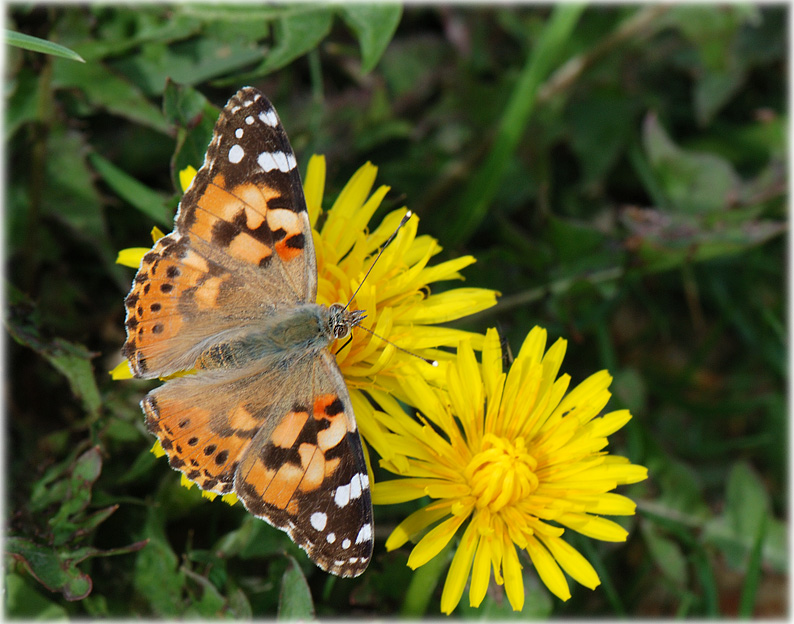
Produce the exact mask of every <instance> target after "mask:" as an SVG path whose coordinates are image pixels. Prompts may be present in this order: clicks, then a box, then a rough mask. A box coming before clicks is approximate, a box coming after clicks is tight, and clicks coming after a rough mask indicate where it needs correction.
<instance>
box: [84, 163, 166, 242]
mask: <svg viewBox="0 0 794 624" xmlns="http://www.w3.org/2000/svg"><path fill="white" fill-rule="evenodd" d="M88 160H89V162H90V163H91V165H93V167H94V169H96V171H97V173H99V175H100V176H102V179H103V180H105V182H106V183H107V184H108V186H110V188H111V189H113V190H114V191H115V192H116V193H117V194H118V195H119V197H121V198H122V199H124V200H125V201H127V202H128V203H130V204H131V205H132V206H133V207H134V208H135V209H136V210H138V211H139V212H141V213H142V214H144V215H145V216H147V217H148V218H149V219H151V220H152V221H154V222H155V223H157V224H158V225H165V226H170V225H171V223H172V222H173V220H174V216H173V211H172V210H171V209H170V208H169V207H168V204H167V201H166V198H165V196H164V195H162V194H160V193H158V192H156V191H153V190H152V189H150V188H149V187H148V186H146V185H145V184H141V183H140V182H138V180H136V179H135V178H133V177H131V176H129V175H127V174H126V173H125V172H124V171H122V170H121V169H119V168H118V167H116V166H115V165H114V164H113V163H111V162H110V161H109V160H106V159H104V158H102V156H100V155H99V154H96V153H93V154H91V155H90V156H89V157H88Z"/></svg>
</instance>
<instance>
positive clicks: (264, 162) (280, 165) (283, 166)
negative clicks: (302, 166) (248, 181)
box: [256, 152, 297, 173]
mask: <svg viewBox="0 0 794 624" xmlns="http://www.w3.org/2000/svg"><path fill="white" fill-rule="evenodd" d="M288 156H289V158H288ZM256 162H258V163H259V166H260V167H262V169H263V170H264V171H273V169H278V170H279V171H283V172H284V173H287V171H290V170H291V169H292V168H293V167H294V166H295V165H296V164H297V163H296V162H295V156H294V155H292V154H285V153H284V152H262V153H261V154H259V157H258V158H257V159H256Z"/></svg>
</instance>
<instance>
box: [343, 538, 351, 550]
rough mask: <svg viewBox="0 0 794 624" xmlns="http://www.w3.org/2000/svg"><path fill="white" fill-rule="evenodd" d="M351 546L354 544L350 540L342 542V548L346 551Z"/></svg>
mask: <svg viewBox="0 0 794 624" xmlns="http://www.w3.org/2000/svg"><path fill="white" fill-rule="evenodd" d="M350 544H352V542H351V541H350V540H349V539H347V538H345V539H344V540H342V548H344V549H345V550H347V549H348V548H350Z"/></svg>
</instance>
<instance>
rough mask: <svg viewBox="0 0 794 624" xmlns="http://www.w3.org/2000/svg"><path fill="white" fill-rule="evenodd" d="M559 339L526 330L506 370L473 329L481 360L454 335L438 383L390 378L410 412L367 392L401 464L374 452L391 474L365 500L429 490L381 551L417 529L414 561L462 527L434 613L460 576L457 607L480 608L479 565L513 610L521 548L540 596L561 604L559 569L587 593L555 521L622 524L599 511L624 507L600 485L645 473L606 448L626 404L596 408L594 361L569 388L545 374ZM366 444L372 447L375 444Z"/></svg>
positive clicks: (520, 592) (590, 575)
mask: <svg viewBox="0 0 794 624" xmlns="http://www.w3.org/2000/svg"><path fill="white" fill-rule="evenodd" d="M565 346H566V343H565V341H564V340H562V339H560V340H558V341H557V342H556V343H555V344H554V345H552V346H551V348H549V349H548V351H546V331H545V330H543V329H540V328H538V327H536V328H534V329H533V330H532V331H531V332H530V333H529V335H528V336H527V338H526V340H525V341H524V344H523V346H522V348H521V350H520V352H519V354H518V356H517V357H516V359H515V361H514V362H513V364H512V366H511V367H510V370H509V371H508V372H504V371H503V367H502V352H501V347H500V344H499V338H498V335H497V333H496V331H495V330H489V331H488V333H487V335H486V337H485V344H484V346H483V349H482V364H478V363H477V360H476V358H475V355H474V350H473V349H472V347H471V344H470V343H469V341H463V342H462V343H461V345H460V346H459V348H458V353H457V357H456V359H455V360H454V361H453V362H450V364H449V365H448V366H447V367H446V384H445V385H446V389H441V388H438V387H431V385H430V384H428V383H427V382H426V381H423V380H422V379H421V377H419V376H415V375H414V376H408V377H405V378H403V379H402V380H401V383H402V385H403V390H404V393H405V396H407V397H408V402H409V403H410V404H411V405H413V406H414V407H416V408H417V409H418V410H419V411H420V412H421V414H422V416H423V420H422V422H418V421H417V420H416V419H414V418H411V417H409V416H408V415H407V414H406V413H405V412H404V410H403V409H402V408H401V407H400V405H399V404H398V403H397V402H396V401H395V400H394V399H393V398H392V397H390V396H389V395H387V394H386V393H379V392H375V393H374V398H375V399H376V400H377V401H378V402H379V403H380V405H381V407H382V408H383V409H385V410H386V413H385V414H384V413H379V414H378V418H379V421H380V423H381V424H382V426H383V427H384V428H385V429H387V430H388V431H387V432H386V433H384V434H383V438H384V444H386V445H387V449H388V453H394V452H396V453H398V454H399V455H400V456H402V457H404V458H405V461H401V462H400V463H399V464H397V463H394V462H391V461H389V460H388V459H387V460H382V461H381V465H382V466H383V467H384V468H386V469H387V470H390V471H391V472H394V473H396V474H399V475H400V477H402V478H399V479H394V480H389V481H383V482H379V483H376V484H375V486H374V489H373V502H374V503H376V504H390V503H400V502H405V501H409V500H415V499H419V498H422V497H424V496H429V497H430V498H431V499H433V500H432V502H431V503H430V504H428V505H427V506H425V507H423V508H422V509H420V510H418V511H416V512H414V513H413V514H411V515H409V516H408V517H407V518H406V519H405V520H404V521H403V522H401V523H400V524H399V525H398V526H397V527H396V529H395V530H394V531H393V532H392V534H391V535H390V537H389V538H388V540H387V542H386V547H387V549H389V550H393V549H395V548H398V547H400V546H402V545H403V544H405V543H406V542H407V541H408V540H410V539H415V538H417V537H418V536H422V537H421V539H420V540H419V541H418V543H417V544H416V546H414V548H413V550H412V551H411V555H410V557H409V559H408V565H409V566H410V567H412V568H414V569H415V568H417V567H419V566H421V565H423V564H425V563H427V562H428V561H430V560H431V559H432V558H433V557H435V556H436V555H437V554H439V553H440V552H441V551H442V549H443V548H444V547H445V546H446V545H447V544H448V543H449V542H450V541H451V540H452V538H453V537H454V536H455V535H456V534H457V533H458V532H459V531H460V529H461V528H462V527H464V525H465V527H464V528H463V532H462V535H461V537H460V543H459V546H458V548H457V550H456V552H455V555H454V557H453V559H452V563H451V564H450V568H449V571H448V574H447V578H446V582H445V584H444V589H443V592H442V597H441V610H442V611H443V612H444V613H447V614H449V613H451V612H452V611H453V610H454V609H455V607H456V606H457V604H458V603H459V602H460V599H461V596H462V595H463V591H464V589H465V587H466V583H467V581H468V580H469V577H470V578H471V580H470V588H469V603H470V604H471V606H473V607H477V606H479V605H480V603H481V602H482V600H483V598H484V597H485V594H486V591H487V589H488V584H489V581H490V577H491V572H493V576H494V578H495V580H496V582H497V583H498V584H500V585H502V584H503V585H504V587H505V592H506V594H507V598H508V600H509V601H510V604H511V606H512V607H513V609H514V610H516V611H519V610H521V609H522V608H523V605H524V584H523V578H522V573H521V570H522V564H521V560H520V558H519V554H520V553H519V551H525V552H526V553H527V554H528V555H529V559H530V561H531V562H532V564H533V565H534V567H535V569H536V570H537V573H538V575H539V577H540V579H541V580H542V581H543V583H544V584H545V585H546V586H547V587H548V588H549V589H550V590H551V592H552V593H554V594H555V595H556V596H558V597H559V598H560V599H562V600H567V599H568V598H570V591H569V588H568V583H567V581H566V579H565V576H564V574H563V572H565V573H567V574H568V575H569V576H570V577H572V578H573V579H574V580H575V581H577V582H578V583H580V584H582V585H584V586H586V587H589V588H591V589H593V588H595V587H596V586H597V585H599V583H600V581H599V578H598V575H597V574H596V572H595V570H594V569H593V567H592V566H591V565H590V563H588V561H587V560H586V559H585V558H584V557H583V556H582V555H581V554H580V553H579V552H578V551H576V550H575V549H574V548H573V547H572V546H570V545H569V544H568V543H567V542H566V541H565V540H564V539H563V535H564V533H565V530H566V529H570V530H572V531H576V532H578V533H581V534H583V535H586V536H588V537H593V538H595V539H599V540H604V541H613V542H620V541H625V539H626V537H627V532H626V531H625V529H623V528H622V527H621V526H620V525H618V524H616V523H615V522H613V521H611V520H608V519H606V518H603V517H602V516H603V515H632V514H634V512H635V508H636V505H635V503H634V502H632V501H631V500H630V499H628V498H626V497H625V496H622V495H619V494H615V493H613V492H612V490H614V489H615V487H616V486H618V485H622V484H628V483H636V482H638V481H642V480H644V479H645V478H647V469H646V468H644V467H642V466H638V465H634V464H631V463H630V462H629V460H627V459H626V458H623V457H617V456H614V455H609V454H608V452H607V451H605V450H604V449H605V447H606V446H607V443H608V441H607V436H609V435H610V434H612V433H614V432H615V431H617V430H618V429H620V428H621V427H623V425H625V424H626V423H627V422H628V421H629V420H630V419H631V414H630V413H629V412H628V410H618V411H614V412H610V413H607V414H604V415H603V416H599V413H600V412H601V410H602V409H603V408H604V407H605V406H606V404H607V401H608V400H609V398H610V393H609V391H608V387H609V385H610V383H611V381H612V378H611V377H610V375H609V374H608V373H607V372H606V371H601V372H598V373H595V374H594V375H592V376H591V377H589V378H588V379H586V380H585V381H584V382H582V383H581V384H579V385H578V386H577V387H576V388H574V389H573V390H571V391H570V392H567V390H568V384H569V382H570V377H569V376H568V375H562V376H560V377H559V378H558V377H557V375H558V372H559V370H560V366H561V364H562V359H563V355H564V353H565ZM566 392H567V394H566ZM395 449H396V451H395ZM375 450H377V451H380V450H381V449H380V448H379V446H378V445H375ZM388 453H387V454H388ZM433 525H435V526H433ZM431 526H432V528H430V527H431ZM428 529H430V530H429V531H428Z"/></svg>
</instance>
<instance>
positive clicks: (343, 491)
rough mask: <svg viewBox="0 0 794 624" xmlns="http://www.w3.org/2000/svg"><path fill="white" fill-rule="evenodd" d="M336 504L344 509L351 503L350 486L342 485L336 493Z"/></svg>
mask: <svg viewBox="0 0 794 624" xmlns="http://www.w3.org/2000/svg"><path fill="white" fill-rule="evenodd" d="M334 502H335V503H336V506H337V507H344V506H345V505H347V504H348V503H349V502H350V486H349V485H340V486H339V487H338V488H336V493H334Z"/></svg>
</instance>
